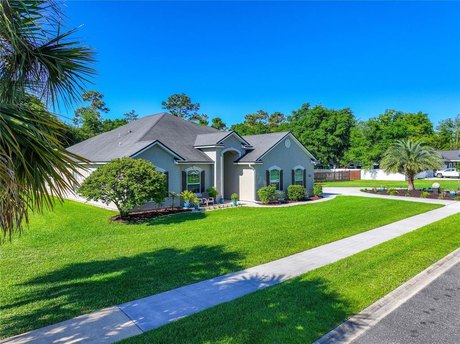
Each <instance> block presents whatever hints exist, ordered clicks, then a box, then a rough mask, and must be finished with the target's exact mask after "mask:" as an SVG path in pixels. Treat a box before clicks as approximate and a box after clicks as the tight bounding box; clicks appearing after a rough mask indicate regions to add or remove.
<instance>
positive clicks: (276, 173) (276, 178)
mask: <svg viewBox="0 0 460 344" xmlns="http://www.w3.org/2000/svg"><path fill="white" fill-rule="evenodd" d="M280 174H281V173H280V170H276V169H274V170H271V171H270V185H274V186H275V187H276V190H280Z"/></svg>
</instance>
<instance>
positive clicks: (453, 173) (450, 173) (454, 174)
mask: <svg viewBox="0 0 460 344" xmlns="http://www.w3.org/2000/svg"><path fill="white" fill-rule="evenodd" d="M436 177H438V178H459V177H460V172H459V171H457V170H456V169H455V168H446V169H445V170H440V171H436Z"/></svg>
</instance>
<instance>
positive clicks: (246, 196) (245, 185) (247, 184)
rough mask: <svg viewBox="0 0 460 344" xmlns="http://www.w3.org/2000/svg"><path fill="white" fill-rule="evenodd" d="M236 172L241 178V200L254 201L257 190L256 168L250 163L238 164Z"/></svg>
mask: <svg viewBox="0 0 460 344" xmlns="http://www.w3.org/2000/svg"><path fill="white" fill-rule="evenodd" d="M236 173H237V175H238V178H239V193H238V194H239V196H240V201H249V202H254V201H255V200H256V192H255V185H254V181H255V170H254V169H253V168H251V167H250V166H248V165H236Z"/></svg>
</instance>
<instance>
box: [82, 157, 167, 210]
mask: <svg viewBox="0 0 460 344" xmlns="http://www.w3.org/2000/svg"><path fill="white" fill-rule="evenodd" d="M166 192H167V190H166V177H165V175H164V174H163V173H161V172H159V171H157V170H156V169H155V166H153V164H152V163H151V162H148V161H146V160H142V159H133V158H120V159H114V160H112V161H111V162H109V163H107V164H105V165H102V166H101V167H99V168H98V169H97V170H95V171H94V172H93V173H91V174H90V175H89V177H88V178H86V179H85V180H84V181H83V183H82V185H81V187H80V188H79V189H78V193H79V194H81V195H82V196H83V197H86V198H87V199H89V200H94V201H101V202H104V203H105V204H109V203H110V202H113V203H114V204H115V206H116V207H117V209H118V211H119V212H120V216H121V217H125V216H126V215H127V214H128V212H129V211H130V210H132V209H133V208H134V207H136V206H140V205H142V204H144V203H146V202H148V201H153V202H156V203H162V202H163V200H164V198H165V195H166Z"/></svg>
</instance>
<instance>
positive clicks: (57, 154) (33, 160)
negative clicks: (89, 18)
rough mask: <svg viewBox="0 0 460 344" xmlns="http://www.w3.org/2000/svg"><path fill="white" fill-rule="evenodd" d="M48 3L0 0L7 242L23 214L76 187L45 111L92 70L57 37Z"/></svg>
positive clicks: (84, 50)
mask: <svg viewBox="0 0 460 344" xmlns="http://www.w3.org/2000/svg"><path fill="white" fill-rule="evenodd" d="M61 18H62V13H60V11H59V8H58V6H57V5H56V3H55V2H53V1H43V0H29V1H27V0H24V1H17V0H0V227H1V230H2V233H3V239H5V237H7V236H9V238H10V239H11V236H12V234H13V233H14V231H21V229H22V224H23V222H24V221H26V222H27V220H28V212H29V211H30V210H32V211H41V210H43V209H44V208H45V207H49V208H52V207H53V205H54V197H57V198H58V199H60V200H62V199H63V195H64V193H65V192H66V191H67V190H69V189H70V188H71V186H72V184H73V183H75V182H76V180H75V178H74V175H75V173H76V172H77V163H78V160H79V159H80V158H79V157H78V156H75V155H73V154H71V153H69V152H67V151H66V150H65V149H64V147H63V145H62V144H61V141H62V135H63V132H64V125H63V123H62V122H61V121H59V120H58V119H57V117H56V116H53V115H50V114H49V112H47V111H45V110H44V109H43V108H40V106H36V102H35V101H34V99H36V98H39V99H40V100H42V101H44V102H46V103H47V104H48V105H50V106H51V107H52V108H53V109H56V108H57V105H58V103H60V102H62V103H63V104H65V105H70V104H72V103H73V102H74V101H75V100H76V99H78V97H79V95H80V93H81V92H82V91H83V86H84V84H85V82H87V81H88V78H89V77H90V76H91V75H92V74H93V73H94V71H93V69H92V68H91V67H90V64H91V63H92V62H93V52H92V50H91V49H90V48H88V47H85V46H82V45H81V44H80V43H79V42H76V41H72V40H70V36H71V35H72V33H73V32H74V31H75V30H71V31H65V32H61V30H62V28H61Z"/></svg>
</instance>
